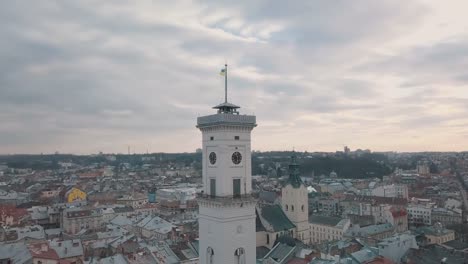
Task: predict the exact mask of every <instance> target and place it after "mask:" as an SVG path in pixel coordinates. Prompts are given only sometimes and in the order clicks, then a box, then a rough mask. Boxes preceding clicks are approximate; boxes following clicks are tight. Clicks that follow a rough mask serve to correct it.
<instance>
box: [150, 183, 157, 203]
mask: <svg viewBox="0 0 468 264" xmlns="http://www.w3.org/2000/svg"><path fill="white" fill-rule="evenodd" d="M156 190H157V189H156V187H155V186H153V187H151V188H150V189H149V191H148V202H149V203H155V202H156Z"/></svg>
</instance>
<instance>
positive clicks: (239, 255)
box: [234, 248, 246, 264]
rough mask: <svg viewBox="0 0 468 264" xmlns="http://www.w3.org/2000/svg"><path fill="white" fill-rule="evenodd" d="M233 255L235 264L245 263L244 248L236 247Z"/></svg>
mask: <svg viewBox="0 0 468 264" xmlns="http://www.w3.org/2000/svg"><path fill="white" fill-rule="evenodd" d="M234 256H236V258H237V264H246V263H245V250H244V248H238V249H236V251H234Z"/></svg>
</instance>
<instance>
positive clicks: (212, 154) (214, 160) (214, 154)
mask: <svg viewBox="0 0 468 264" xmlns="http://www.w3.org/2000/svg"><path fill="white" fill-rule="evenodd" d="M208 158H209V159H210V163H211V165H213V164H215V163H216V153H214V152H211V153H210V156H209V157H208Z"/></svg>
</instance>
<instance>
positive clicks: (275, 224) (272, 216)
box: [257, 204, 296, 232]
mask: <svg viewBox="0 0 468 264" xmlns="http://www.w3.org/2000/svg"><path fill="white" fill-rule="evenodd" d="M257 217H258V218H259V219H260V223H258V224H261V226H257V228H259V230H261V228H260V227H263V228H264V229H265V230H268V231H274V232H277V231H284V230H289V229H291V228H294V227H296V226H295V225H294V224H293V223H292V222H291V220H289V218H288V217H287V216H286V214H285V213H284V212H283V210H282V209H281V207H280V206H279V205H276V204H275V205H267V204H263V205H259V206H257Z"/></svg>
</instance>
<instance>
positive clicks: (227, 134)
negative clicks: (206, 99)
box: [197, 65, 257, 264]
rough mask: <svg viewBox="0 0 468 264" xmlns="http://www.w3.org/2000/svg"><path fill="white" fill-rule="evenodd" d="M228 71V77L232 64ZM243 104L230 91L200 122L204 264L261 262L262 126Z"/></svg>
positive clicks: (202, 257) (199, 200)
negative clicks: (258, 138)
mask: <svg viewBox="0 0 468 264" xmlns="http://www.w3.org/2000/svg"><path fill="white" fill-rule="evenodd" d="M222 73H224V74H225V76H226V75H227V65H226V68H225V69H223V70H222ZM226 84H227V79H226ZM226 88H227V86H226ZM226 91H227V89H226ZM239 108H240V107H239V106H236V105H234V104H231V103H228V101H227V92H226V94H225V101H224V103H221V104H219V105H217V106H215V107H214V109H217V113H216V114H214V115H208V116H202V117H199V118H198V120H197V127H198V128H199V129H200V130H201V132H202V139H203V142H202V163H203V194H204V195H202V196H201V197H199V198H198V205H199V236H200V246H199V254H200V263H201V264H218V263H219V264H221V263H222V264H239V263H242V264H251V263H255V262H256V233H255V204H256V200H255V199H254V198H252V197H251V184H252V179H251V178H252V175H251V173H252V171H251V170H252V169H251V147H250V139H251V137H250V133H251V131H252V129H253V128H254V127H256V126H257V124H256V118H255V116H251V115H239V113H238V112H237V109H239Z"/></svg>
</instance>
